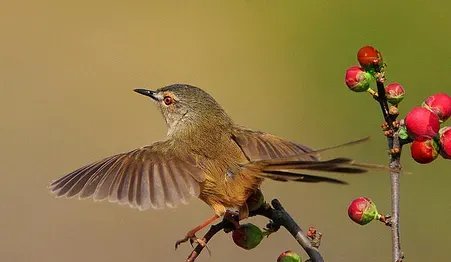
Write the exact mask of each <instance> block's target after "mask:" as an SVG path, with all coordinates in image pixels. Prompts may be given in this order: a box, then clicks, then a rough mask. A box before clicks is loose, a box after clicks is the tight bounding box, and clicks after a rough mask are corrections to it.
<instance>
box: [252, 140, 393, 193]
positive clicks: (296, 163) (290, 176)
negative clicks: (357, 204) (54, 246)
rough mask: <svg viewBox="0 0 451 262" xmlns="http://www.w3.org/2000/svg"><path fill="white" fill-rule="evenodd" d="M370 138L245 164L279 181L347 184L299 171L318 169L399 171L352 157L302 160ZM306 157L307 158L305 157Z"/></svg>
mask: <svg viewBox="0 0 451 262" xmlns="http://www.w3.org/2000/svg"><path fill="white" fill-rule="evenodd" d="M368 139H369V137H368V138H364V139H360V140H356V141H352V142H348V143H345V144H341V145H338V146H333V147H328V148H324V149H320V150H315V151H311V152H307V153H305V154H301V155H296V156H290V157H285V158H274V159H268V160H259V161H252V162H249V163H247V164H245V165H244V167H245V168H247V169H251V170H253V171H254V172H255V173H259V174H260V175H261V176H262V177H263V178H269V179H272V180H277V181H298V182H310V183H315V182H328V183H335V184H347V183H346V182H344V181H342V180H340V179H335V178H330V177H325V176H318V175H310V174H304V173H299V171H300V172H305V171H318V172H332V173H344V174H361V173H366V172H368V171H369V170H375V169H376V170H385V171H397V172H399V171H400V170H393V169H390V168H389V167H388V166H383V165H374V164H363V163H356V162H355V161H354V160H352V159H350V158H343V157H339V158H334V159H330V160H325V161H321V160H311V161H309V160H301V159H302V157H305V155H316V154H318V153H320V152H324V151H328V150H331V149H335V148H339V147H344V146H349V145H355V144H358V143H361V142H364V141H367V140H368ZM304 159H305V158H304Z"/></svg>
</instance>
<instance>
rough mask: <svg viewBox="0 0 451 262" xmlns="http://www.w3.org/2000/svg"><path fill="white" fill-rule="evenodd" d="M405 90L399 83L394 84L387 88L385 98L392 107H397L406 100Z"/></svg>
mask: <svg viewBox="0 0 451 262" xmlns="http://www.w3.org/2000/svg"><path fill="white" fill-rule="evenodd" d="M405 93H406V92H405V91H404V88H403V87H402V86H401V85H400V84H398V83H392V84H389V85H387V86H386V87H385V96H386V97H387V101H388V102H389V103H390V104H392V105H397V104H399V102H401V101H402V100H403V99H404V94H405Z"/></svg>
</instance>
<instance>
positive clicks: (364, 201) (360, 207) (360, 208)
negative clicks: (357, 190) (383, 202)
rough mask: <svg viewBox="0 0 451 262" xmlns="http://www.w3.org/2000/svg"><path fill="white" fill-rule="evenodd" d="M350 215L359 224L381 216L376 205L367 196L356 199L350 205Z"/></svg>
mask: <svg viewBox="0 0 451 262" xmlns="http://www.w3.org/2000/svg"><path fill="white" fill-rule="evenodd" d="M348 216H349V218H351V219H352V221H354V222H356V223H357V224H359V225H366V224H368V223H369V222H371V221H373V220H374V219H380V218H381V215H380V214H379V212H378V211H377V209H376V205H375V204H374V203H373V201H371V199H369V198H367V197H359V198H356V199H354V200H353V201H352V202H351V204H350V205H349V207H348Z"/></svg>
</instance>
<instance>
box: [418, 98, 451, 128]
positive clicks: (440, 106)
mask: <svg viewBox="0 0 451 262" xmlns="http://www.w3.org/2000/svg"><path fill="white" fill-rule="evenodd" d="M422 106H423V107H425V108H427V109H429V110H431V111H432V112H433V113H434V114H436V115H437V117H438V118H439V119H440V121H441V122H445V121H446V120H447V119H448V118H449V117H450V116H451V96H449V95H447V94H445V93H438V94H435V95H432V96H430V97H428V98H427V99H426V100H425V101H424V102H423V105H422Z"/></svg>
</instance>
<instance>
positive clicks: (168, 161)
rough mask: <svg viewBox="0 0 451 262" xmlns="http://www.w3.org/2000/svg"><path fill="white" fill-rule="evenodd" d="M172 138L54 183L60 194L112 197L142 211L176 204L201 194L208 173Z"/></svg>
mask: <svg viewBox="0 0 451 262" xmlns="http://www.w3.org/2000/svg"><path fill="white" fill-rule="evenodd" d="M170 143H171V141H169V140H168V141H162V142H156V143H154V144H152V145H150V146H146V147H142V148H139V149H135V150H133V151H130V152H127V153H122V154H118V155H114V156H111V157H108V158H105V159H103V160H100V161H98V162H94V163H92V164H90V165H87V166H84V167H82V168H80V169H77V170H75V171H73V172H72V173H70V174H68V175H66V176H63V177H61V178H60V179H58V180H55V181H53V182H52V183H51V185H50V189H51V191H52V192H54V193H55V194H56V195H57V196H66V197H75V196H78V197H79V198H88V197H93V198H94V200H98V201H100V200H105V199H108V200H109V201H110V202H118V203H120V204H128V205H130V206H131V207H135V208H139V209H140V210H145V209H148V208H149V207H152V208H154V209H159V208H163V207H164V206H165V205H166V206H168V207H175V206H176V205H177V204H178V203H180V202H181V203H187V201H188V199H189V198H190V197H192V196H195V197H197V196H198V195H199V193H200V185H199V183H200V182H202V181H203V180H204V174H203V172H202V170H201V168H200V167H199V165H198V163H197V159H196V157H195V156H189V155H187V156H186V157H184V158H181V157H179V156H178V155H176V154H175V153H174V152H172V151H171V150H170V148H171V145H170Z"/></svg>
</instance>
